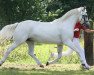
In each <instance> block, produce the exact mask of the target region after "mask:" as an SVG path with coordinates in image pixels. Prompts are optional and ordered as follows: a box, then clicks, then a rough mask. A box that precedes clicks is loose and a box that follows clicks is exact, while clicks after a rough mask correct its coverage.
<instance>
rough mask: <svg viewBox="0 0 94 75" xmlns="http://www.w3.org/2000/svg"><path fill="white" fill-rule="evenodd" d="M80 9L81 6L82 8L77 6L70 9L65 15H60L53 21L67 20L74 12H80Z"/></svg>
mask: <svg viewBox="0 0 94 75" xmlns="http://www.w3.org/2000/svg"><path fill="white" fill-rule="evenodd" d="M79 11H81V7H80V8H76V9H72V10H70V11H68V12H67V13H66V14H65V15H63V16H62V17H60V18H59V19H55V20H54V21H53V22H57V21H59V22H60V21H62V22H63V21H64V20H66V19H67V18H68V17H70V16H71V15H73V14H78V13H79Z"/></svg>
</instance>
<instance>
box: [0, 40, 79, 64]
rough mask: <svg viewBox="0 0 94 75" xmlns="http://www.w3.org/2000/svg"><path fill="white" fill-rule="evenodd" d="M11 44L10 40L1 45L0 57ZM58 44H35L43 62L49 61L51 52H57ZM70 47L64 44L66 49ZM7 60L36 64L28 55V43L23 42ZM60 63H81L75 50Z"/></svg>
mask: <svg viewBox="0 0 94 75" xmlns="http://www.w3.org/2000/svg"><path fill="white" fill-rule="evenodd" d="M9 45H10V42H7V43H5V44H3V45H2V46H0V58H2V56H3V53H4V52H5V51H6V49H7V47H8V46H9ZM55 47H56V45H54V44H42V45H35V50H34V51H35V54H36V56H37V57H38V59H39V60H40V61H41V62H42V63H44V64H45V63H46V62H47V61H48V58H49V56H50V53H51V52H57V49H56V48H55ZM67 49H68V47H67V46H64V51H65V50H67ZM6 62H15V63H28V64H36V63H35V61H34V60H33V59H32V57H30V56H29V55H28V48H27V44H25V43H24V44H22V45H21V46H19V47H18V48H16V49H15V50H13V51H12V52H11V54H10V55H9V57H8V59H7V61H6ZM58 63H66V64H68V63H79V58H78V56H77V55H76V53H75V52H74V53H73V54H72V55H71V56H69V57H62V58H61V59H60V60H59V62H58Z"/></svg>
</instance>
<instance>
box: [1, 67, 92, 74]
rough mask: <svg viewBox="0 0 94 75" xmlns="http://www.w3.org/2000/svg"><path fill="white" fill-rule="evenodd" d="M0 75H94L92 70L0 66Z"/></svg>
mask: <svg viewBox="0 0 94 75" xmlns="http://www.w3.org/2000/svg"><path fill="white" fill-rule="evenodd" d="M0 75H94V71H91V70H87V71H84V70H63V71H56V70H54V71H53V70H50V69H35V68H32V69H23V70H22V69H19V68H13V67H10V68H4V67H3V68H0Z"/></svg>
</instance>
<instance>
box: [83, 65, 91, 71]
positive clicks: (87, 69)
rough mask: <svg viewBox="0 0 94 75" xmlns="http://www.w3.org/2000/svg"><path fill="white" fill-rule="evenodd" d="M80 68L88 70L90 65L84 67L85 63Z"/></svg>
mask: <svg viewBox="0 0 94 75" xmlns="http://www.w3.org/2000/svg"><path fill="white" fill-rule="evenodd" d="M82 68H84V69H86V70H89V69H90V66H88V67H86V66H85V64H82Z"/></svg>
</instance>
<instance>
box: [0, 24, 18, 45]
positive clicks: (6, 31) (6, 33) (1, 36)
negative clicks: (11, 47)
mask: <svg viewBox="0 0 94 75" xmlns="http://www.w3.org/2000/svg"><path fill="white" fill-rule="evenodd" d="M17 25H18V23H14V24H10V25H7V26H5V27H4V28H3V29H2V30H1V31H0V43H1V44H2V43H3V42H5V41H6V40H10V39H12V36H13V33H14V31H15V28H16V27H17Z"/></svg>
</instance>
